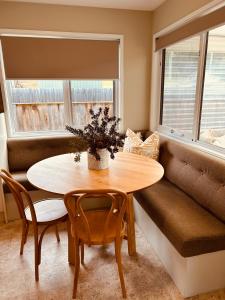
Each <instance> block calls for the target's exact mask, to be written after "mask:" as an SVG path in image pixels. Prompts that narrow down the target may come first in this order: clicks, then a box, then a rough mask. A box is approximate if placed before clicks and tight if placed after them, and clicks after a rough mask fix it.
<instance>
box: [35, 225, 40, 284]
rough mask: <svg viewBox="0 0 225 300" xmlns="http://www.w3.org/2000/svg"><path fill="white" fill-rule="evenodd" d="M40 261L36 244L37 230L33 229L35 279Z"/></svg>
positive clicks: (37, 276)
mask: <svg viewBox="0 0 225 300" xmlns="http://www.w3.org/2000/svg"><path fill="white" fill-rule="evenodd" d="M39 263H40V253H39V244H38V231H37V230H34V264H35V280H36V281H38V280H39V270H38V266H39Z"/></svg>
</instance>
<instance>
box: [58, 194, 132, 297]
mask: <svg viewBox="0 0 225 300" xmlns="http://www.w3.org/2000/svg"><path fill="white" fill-rule="evenodd" d="M96 197H97V198H99V197H104V198H108V199H110V200H111V206H110V207H109V208H104V209H98V210H84V209H83V207H82V201H83V200H84V199H87V198H89V199H90V198H96ZM90 200H91V199H90ZM86 201H87V200H86ZM64 202H65V205H66V208H67V210H68V214H69V219H70V222H71V233H72V236H73V237H74V243H75V273H74V287H73V298H76V293H77V283H78V276H79V270H80V254H79V246H81V263H82V264H83V263H84V244H86V245H88V246H91V245H105V244H108V243H112V242H114V245H115V255H116V262H117V265H118V271H119V278H120V284H121V288H122V295H123V298H126V289H125V284H124V278H123V271H122V263H121V243H122V239H123V237H124V236H125V223H124V214H125V211H126V205H127V195H126V194H125V193H123V192H121V191H118V190H108V189H107V190H75V191H71V192H69V193H67V194H66V195H65V196H64Z"/></svg>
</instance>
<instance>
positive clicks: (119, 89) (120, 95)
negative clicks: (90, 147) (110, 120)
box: [0, 29, 124, 138]
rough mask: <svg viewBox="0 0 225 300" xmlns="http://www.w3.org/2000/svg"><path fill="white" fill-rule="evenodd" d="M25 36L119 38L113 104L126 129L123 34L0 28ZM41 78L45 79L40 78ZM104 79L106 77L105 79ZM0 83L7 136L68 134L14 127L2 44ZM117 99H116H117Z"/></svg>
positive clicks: (69, 113)
mask: <svg viewBox="0 0 225 300" xmlns="http://www.w3.org/2000/svg"><path fill="white" fill-rule="evenodd" d="M4 34H5V35H12V36H25V37H46V38H62V39H63V38H69V39H88V40H104V41H113V40H119V79H118V80H114V81H113V82H115V81H116V82H117V83H116V86H115V91H116V95H115V94H114V99H113V105H114V113H115V115H116V116H117V117H119V118H121V122H120V124H119V130H120V131H121V132H122V131H123V130H124V123H123V120H124V36H123V35H121V34H103V33H102V34H101V33H100V34H95V33H78V32H55V31H37V30H20V29H0V35H4ZM40 80H43V79H42V78H40ZM74 80H75V79H74ZM103 80H104V79H103ZM68 82H69V80H63V92H64V105H65V122H68V123H69V124H71V123H72V110H71V109H69V108H68V105H71V104H72V103H71V101H69V100H68V93H70V91H69V89H68ZM0 85H1V90H2V98H3V104H4V108H5V120H6V129H7V136H8V137H9V138H10V137H29V136H53V135H68V133H67V131H39V132H23V133H18V132H15V130H14V129H13V128H12V122H11V120H10V113H9V111H10V104H9V101H8V100H7V99H8V95H7V88H6V78H5V70H4V62H3V55H2V47H1V44H0ZM115 100H116V101H115Z"/></svg>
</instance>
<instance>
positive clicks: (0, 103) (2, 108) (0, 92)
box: [0, 87, 4, 113]
mask: <svg viewBox="0 0 225 300" xmlns="http://www.w3.org/2000/svg"><path fill="white" fill-rule="evenodd" d="M3 112H4V107H3V100H2V91H1V87H0V113H3Z"/></svg>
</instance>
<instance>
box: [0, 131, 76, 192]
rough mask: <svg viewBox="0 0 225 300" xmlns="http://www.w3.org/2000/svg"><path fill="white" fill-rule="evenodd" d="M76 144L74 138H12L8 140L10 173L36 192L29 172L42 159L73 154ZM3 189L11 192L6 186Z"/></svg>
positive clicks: (28, 188)
mask: <svg viewBox="0 0 225 300" xmlns="http://www.w3.org/2000/svg"><path fill="white" fill-rule="evenodd" d="M75 143H76V138H75V137H73V136H54V137H32V138H10V139H8V140H7V148H8V165H9V171H10V172H11V173H12V175H13V177H14V178H15V179H16V180H18V181H19V182H20V183H21V184H23V185H24V186H25V188H26V189H27V190H29V191H32V190H35V187H33V186H32V185H31V184H30V183H29V181H28V180H27V177H26V172H27V170H28V169H29V168H30V167H31V166H32V165H33V164H35V163H36V162H38V161H40V160H42V159H45V158H48V157H50V156H54V155H60V154H64V153H69V152H73V151H74V147H75ZM3 189H4V192H5V193H8V192H9V190H8V188H7V186H6V185H4V186H3Z"/></svg>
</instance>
